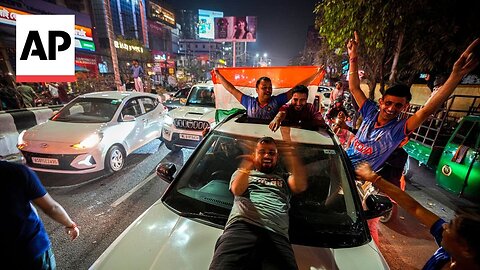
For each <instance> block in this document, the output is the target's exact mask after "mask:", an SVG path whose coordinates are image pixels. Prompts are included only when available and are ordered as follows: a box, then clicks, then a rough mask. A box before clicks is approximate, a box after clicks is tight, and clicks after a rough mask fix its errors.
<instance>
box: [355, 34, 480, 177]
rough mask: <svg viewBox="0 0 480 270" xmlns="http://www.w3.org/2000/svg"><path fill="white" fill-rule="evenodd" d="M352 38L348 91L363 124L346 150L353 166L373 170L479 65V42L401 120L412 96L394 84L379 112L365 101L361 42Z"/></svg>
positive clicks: (407, 90) (464, 53) (405, 89)
mask: <svg viewBox="0 0 480 270" xmlns="http://www.w3.org/2000/svg"><path fill="white" fill-rule="evenodd" d="M354 35H355V38H354V39H350V40H349V41H348V44H347V48H348V55H349V57H350V60H349V62H350V70H349V75H350V80H349V82H348V84H349V88H350V91H351V92H352V94H353V97H354V98H355V101H356V102H357V104H358V106H359V107H360V114H361V115H362V116H363V122H362V124H361V126H360V128H359V130H358V132H357V134H356V136H355V139H354V141H353V143H352V145H351V146H350V148H349V149H348V151H347V154H348V156H349V157H350V159H351V161H352V163H353V165H356V164H357V163H359V162H361V161H367V162H369V163H370V164H371V166H372V168H373V169H374V170H378V169H379V168H380V167H381V166H382V165H383V163H384V162H385V160H386V159H387V158H388V156H390V154H391V153H392V152H393V151H394V150H395V148H397V147H398V146H399V145H400V143H401V142H402V140H404V139H405V137H407V135H408V134H410V132H412V131H414V130H415V129H417V128H418V127H419V126H420V125H421V124H422V122H423V121H425V120H426V119H427V118H428V116H429V115H431V114H432V113H434V112H436V110H437V108H438V107H439V106H440V105H441V104H442V103H443V102H445V100H447V98H448V97H449V96H450V94H452V92H453V91H454V90H455V88H456V87H457V85H458V84H459V83H460V81H461V80H462V78H463V77H464V76H465V75H466V74H468V73H469V72H470V71H472V70H473V69H474V68H475V67H476V66H477V65H478V62H479V61H478V56H474V55H473V53H472V52H473V49H474V48H475V47H476V46H477V45H478V44H479V43H480V39H476V40H475V41H473V42H472V43H471V44H470V46H469V47H468V48H467V49H466V50H465V51H464V52H463V53H462V55H460V58H459V59H458V60H457V61H456V62H455V64H454V65H453V69H452V72H451V73H450V76H449V77H448V79H447V81H446V82H445V84H444V85H443V87H442V88H441V89H440V90H439V91H438V93H437V94H436V95H435V96H434V97H432V98H431V100H430V101H429V102H428V103H427V104H426V105H425V106H424V107H422V108H421V109H420V110H418V111H417V112H416V113H415V114H414V115H412V116H411V117H409V118H407V119H400V118H399V115H400V112H402V111H403V110H404V109H406V108H407V107H408V105H409V102H410V100H411V97H412V95H411V94H410V88H409V87H407V86H406V85H401V84H400V85H394V86H392V87H390V88H388V89H387V90H386V91H385V93H384V94H383V96H382V98H380V99H379V100H378V102H379V105H380V110H378V109H377V107H376V105H375V103H374V102H373V101H371V100H368V99H367V97H366V96H365V94H364V93H363V91H362V90H361V89H360V79H359V77H358V54H357V51H358V45H359V43H360V39H359V37H358V34H357V32H355V33H354Z"/></svg>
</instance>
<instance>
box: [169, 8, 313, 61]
mask: <svg viewBox="0 0 480 270" xmlns="http://www.w3.org/2000/svg"><path fill="white" fill-rule="evenodd" d="M166 2H167V3H169V4H170V5H171V6H172V7H174V8H178V9H189V10H198V9H206V10H213V11H222V12H223V15H224V16H257V41H256V42H252V43H250V44H249V46H248V51H249V52H250V53H252V54H255V53H259V54H261V55H262V54H263V53H265V52H266V53H268V56H269V57H271V59H272V66H284V65H288V61H289V60H290V59H291V58H292V57H294V56H296V55H297V53H298V52H299V51H301V50H303V47H304V45H305V38H306V34H307V27H308V26H309V25H313V23H314V15H313V8H314V5H315V3H316V2H317V1H316V0H297V1H292V0H242V1H238V0H233V1H232V0H203V1H200V0H169V1H166Z"/></svg>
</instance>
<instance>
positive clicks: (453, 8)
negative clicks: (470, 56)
mask: <svg viewBox="0 0 480 270" xmlns="http://www.w3.org/2000/svg"><path fill="white" fill-rule="evenodd" d="M479 6H480V4H479V3H478V1H476V2H472V3H468V4H467V1H447V0H439V1H434V0H420V1H415V3H412V2H411V1H405V0H397V1H382V0H373V1H346V0H344V1H337V0H324V1H321V2H319V3H318V4H317V5H316V7H315V10H314V13H315V14H316V15H317V17H316V25H317V27H318V29H319V33H320V35H321V36H322V37H324V38H325V40H326V41H327V43H328V44H329V48H330V49H331V50H335V48H339V47H341V48H345V42H346V40H347V39H348V38H350V37H351V36H352V33H353V31H354V30H357V31H358V32H359V34H360V36H361V41H362V43H361V46H360V50H361V52H360V55H361V58H360V59H359V64H360V67H363V69H364V70H365V74H366V77H367V79H368V80H367V83H368V85H369V90H370V91H369V97H370V98H373V93H374V91H375V87H376V83H377V82H379V83H380V90H381V92H382V91H383V89H384V87H385V84H388V83H389V84H392V83H394V82H395V81H397V80H398V79H402V80H403V81H406V82H407V83H412V82H413V80H414V78H415V76H418V73H420V72H426V71H428V72H430V71H437V70H444V71H445V70H447V68H450V67H451V66H452V65H453V62H454V61H455V59H456V58H457V57H458V55H459V54H460V53H461V51H463V50H464V49H465V47H466V45H467V44H468V43H470V42H471V41H472V39H473V37H475V36H478V35H479V31H480V29H479V27H478V23H476V21H477V19H476V17H478V14H477V13H478V10H480V9H479Z"/></svg>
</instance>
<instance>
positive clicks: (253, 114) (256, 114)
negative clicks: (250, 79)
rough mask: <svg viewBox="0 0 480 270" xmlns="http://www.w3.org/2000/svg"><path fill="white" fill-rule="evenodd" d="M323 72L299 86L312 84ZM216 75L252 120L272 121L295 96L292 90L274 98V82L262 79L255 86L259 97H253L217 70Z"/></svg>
mask: <svg viewBox="0 0 480 270" xmlns="http://www.w3.org/2000/svg"><path fill="white" fill-rule="evenodd" d="M322 70H323V69H322V68H319V69H318V70H317V72H315V73H314V74H313V75H311V76H310V77H308V78H306V79H305V80H303V81H302V82H300V83H298V84H297V85H308V84H310V82H312V81H313V80H314V79H315V77H317V76H318V75H319V74H320V73H321V72H322ZM215 75H216V76H217V78H219V79H220V82H221V83H222V85H223V87H225V89H226V90H227V91H228V92H230V94H232V95H233V96H234V97H235V98H236V99H237V100H238V102H240V103H241V104H242V105H243V106H244V107H245V108H246V109H247V115H248V117H250V118H257V119H264V120H272V119H273V118H274V117H275V115H276V114H277V112H278V110H279V109H280V107H281V106H282V105H283V104H285V103H287V102H288V101H289V100H290V99H291V98H292V95H293V88H292V89H290V90H288V91H287V92H285V93H282V94H280V95H277V96H272V91H273V90H272V81H271V80H270V78H268V77H261V78H260V79H258V80H257V83H256V85H255V88H256V91H257V94H258V97H251V96H248V95H245V94H243V93H242V92H241V91H240V90H238V89H237V88H235V86H233V84H231V83H230V82H229V81H228V80H227V79H225V77H223V76H222V74H220V72H219V71H218V70H217V69H215Z"/></svg>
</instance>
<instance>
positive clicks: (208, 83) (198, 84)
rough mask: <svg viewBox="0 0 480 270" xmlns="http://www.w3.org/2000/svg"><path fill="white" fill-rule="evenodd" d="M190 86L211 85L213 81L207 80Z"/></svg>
mask: <svg viewBox="0 0 480 270" xmlns="http://www.w3.org/2000/svg"><path fill="white" fill-rule="evenodd" d="M192 87H213V82H212V81H207V82H201V83H196V84H195V85H194V86H192Z"/></svg>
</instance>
